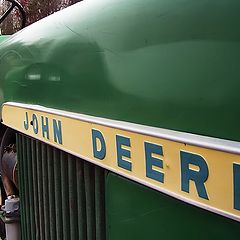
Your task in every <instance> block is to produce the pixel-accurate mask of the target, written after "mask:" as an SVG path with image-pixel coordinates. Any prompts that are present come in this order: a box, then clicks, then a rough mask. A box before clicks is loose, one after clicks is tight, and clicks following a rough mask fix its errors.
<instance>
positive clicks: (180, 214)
mask: <svg viewBox="0 0 240 240" xmlns="http://www.w3.org/2000/svg"><path fill="white" fill-rule="evenodd" d="M106 210H107V213H106V214H107V234H108V235H107V237H108V238H107V239H109V240H122V239H125V240H132V239H138V240H146V239H164V240H173V239H184V240H192V239H194V240H202V239H218V240H225V239H229V240H233V239H234V240H235V239H237V238H238V236H239V234H240V228H239V223H238V222H235V221H233V220H230V219H226V218H224V217H221V216H218V215H215V214H214V213H210V212H207V211H205V210H202V209H200V208H196V207H193V206H191V205H188V204H186V203H183V202H181V201H178V200H175V199H173V198H171V197H168V196H166V195H164V194H162V193H159V192H156V191H154V190H151V189H149V188H147V187H144V186H141V185H140V184H137V183H134V182H131V181H129V180H127V179H124V178H122V177H119V176H117V175H115V174H109V175H108V177H107V182H106Z"/></svg>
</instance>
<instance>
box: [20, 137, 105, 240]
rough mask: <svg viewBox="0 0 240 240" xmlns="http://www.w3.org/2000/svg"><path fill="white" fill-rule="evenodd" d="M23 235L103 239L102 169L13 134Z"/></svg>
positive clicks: (59, 239) (58, 239) (46, 239)
mask: <svg viewBox="0 0 240 240" xmlns="http://www.w3.org/2000/svg"><path fill="white" fill-rule="evenodd" d="M17 151H18V162H19V174H20V177H19V181H20V200H21V229H22V239H23V240H35V239H36V240H41V239H42V240H62V239H63V240H75V239H79V240H105V239H106V229H105V203H104V201H105V199H104V196H105V193H104V189H105V170H103V169H102V168H99V167H97V166H95V165H93V164H90V163H88V162H85V161H83V160H81V159H79V158H77V157H74V156H72V155H70V154H67V153H65V152H63V151H60V150H58V149H56V148H53V147H51V146H49V145H47V144H45V143H41V142H39V141H37V140H34V139H31V138H29V137H26V136H24V135H21V134H17Z"/></svg>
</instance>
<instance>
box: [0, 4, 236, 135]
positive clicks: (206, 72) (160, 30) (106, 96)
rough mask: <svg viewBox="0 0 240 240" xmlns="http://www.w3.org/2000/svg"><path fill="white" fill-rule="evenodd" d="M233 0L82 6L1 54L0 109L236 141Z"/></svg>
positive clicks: (22, 35) (37, 27) (33, 29)
mask: <svg viewBox="0 0 240 240" xmlns="http://www.w3.org/2000/svg"><path fill="white" fill-rule="evenodd" d="M239 12H240V1H236V0H221V1H219V0H211V1H209V0H201V1H198V0H147V1H146V0H131V1H129V0H121V1H120V0H87V1H83V2H80V3H79V4H76V5H74V6H72V7H70V8H68V9H65V10H63V11H61V12H59V13H57V14H54V15H52V16H50V17H48V18H46V19H43V20H41V21H39V22H37V23H35V24H33V25H31V26H29V27H27V28H26V29H24V30H23V31H20V32H19V33H17V34H15V35H14V36H13V37H11V38H10V39H9V40H8V41H6V42H5V43H3V44H1V46H0V59H1V60H0V84H1V91H2V92H3V94H2V95H1V102H2V103H3V102H5V101H16V102H23V103H33V104H40V105H43V106H47V107H53V108H57V109H65V110H69V111H74V112H80V113H85V114H89V115H94V116H101V117H106V118H111V119H118V120H123V121H129V122H135V123H140V124H145V125H150V126H156V127H162V128H167V129H174V130H180V131H184V132H191V133H196V134H202V135H208V136H214V137H219V138H225V139H233V140H240V131H239V122H240V107H239V103H240V94H239V89H240V81H239V79H240V58H239V56H240V28H239V23H240V14H239Z"/></svg>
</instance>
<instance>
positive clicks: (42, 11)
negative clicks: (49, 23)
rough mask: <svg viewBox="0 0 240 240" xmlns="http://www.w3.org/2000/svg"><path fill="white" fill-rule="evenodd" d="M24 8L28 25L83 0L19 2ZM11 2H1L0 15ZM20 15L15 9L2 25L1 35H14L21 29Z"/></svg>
mask: <svg viewBox="0 0 240 240" xmlns="http://www.w3.org/2000/svg"><path fill="white" fill-rule="evenodd" d="M18 1H19V2H20V3H21V4H22V5H23V7H24V10H25V12H26V17H27V25H29V24H32V23H34V22H36V21H38V20H39V19H41V18H43V17H46V16H48V15H50V14H52V13H54V12H56V11H59V10H61V9H63V8H65V7H67V6H70V5H72V4H74V3H77V2H80V1H81V0H18ZM9 5H10V4H9V2H7V1H6V0H0V15H2V14H3V13H4V12H5V11H6V10H7V8H8V7H9ZM20 26H21V20H20V13H19V12H18V10H17V9H14V10H13V11H12V13H11V14H10V15H9V16H8V18H7V19H6V20H5V21H4V22H3V23H2V24H1V25H0V34H12V33H14V32H16V31H18V30H19V29H20Z"/></svg>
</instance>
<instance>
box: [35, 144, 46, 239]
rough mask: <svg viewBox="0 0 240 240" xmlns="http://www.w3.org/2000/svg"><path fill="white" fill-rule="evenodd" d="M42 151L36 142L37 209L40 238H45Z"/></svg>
mask: <svg viewBox="0 0 240 240" xmlns="http://www.w3.org/2000/svg"><path fill="white" fill-rule="evenodd" d="M41 161H42V151H41V144H40V142H36V162H37V164H36V165H37V185H38V198H37V199H38V211H39V230H40V232H39V233H40V239H41V240H45V238H44V237H45V236H44V204H43V185H42V183H43V178H42V164H41Z"/></svg>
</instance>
